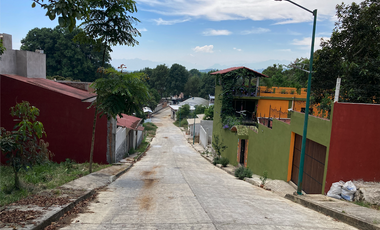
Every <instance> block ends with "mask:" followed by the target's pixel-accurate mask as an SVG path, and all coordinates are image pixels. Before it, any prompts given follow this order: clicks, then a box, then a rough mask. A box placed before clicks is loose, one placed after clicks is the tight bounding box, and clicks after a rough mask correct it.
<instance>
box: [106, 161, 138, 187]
mask: <svg viewBox="0 0 380 230" xmlns="http://www.w3.org/2000/svg"><path fill="white" fill-rule="evenodd" d="M132 166H133V163H132V164H130V165H129V166H128V168H125V169H123V170H121V171H120V172H118V173H117V174H116V175H112V176H110V179H109V181H110V183H112V182H114V181H115V180H116V179H117V178H119V177H120V176H121V175H123V174H124V173H126V172H127V171H128V170H129V169H130V168H132Z"/></svg>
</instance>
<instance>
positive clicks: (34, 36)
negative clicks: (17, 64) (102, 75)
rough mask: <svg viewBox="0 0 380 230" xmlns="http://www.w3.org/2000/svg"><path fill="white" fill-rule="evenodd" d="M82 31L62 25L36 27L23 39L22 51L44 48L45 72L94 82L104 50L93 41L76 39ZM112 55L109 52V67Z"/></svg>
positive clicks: (50, 74)
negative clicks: (99, 49)
mask: <svg viewBox="0 0 380 230" xmlns="http://www.w3.org/2000/svg"><path fill="white" fill-rule="evenodd" d="M80 31H81V29H78V28H76V29H74V30H73V31H72V32H69V30H68V29H66V28H61V27H59V26H57V27H55V28H54V29H51V28H34V29H32V30H30V31H29V32H28V34H27V35H26V37H25V38H23V39H22V40H21V43H22V46H21V50H29V51H34V50H36V49H42V50H44V53H45V54H46V75H47V76H54V75H59V76H62V77H64V78H72V79H77V80H80V81H87V82H92V81H95V79H96V78H95V72H96V69H97V68H98V67H99V66H101V64H102V53H101V52H98V51H96V50H95V48H94V46H93V45H91V44H79V43H78V42H73V41H72V40H73V38H74V37H75V36H76V35H77V34H78V33H79V32H80ZM110 59H111V58H110V54H109V52H106V56H105V60H106V65H105V66H106V67H107V68H108V67H110V64H109V61H110Z"/></svg>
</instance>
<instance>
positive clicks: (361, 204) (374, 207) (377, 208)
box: [354, 201, 380, 210]
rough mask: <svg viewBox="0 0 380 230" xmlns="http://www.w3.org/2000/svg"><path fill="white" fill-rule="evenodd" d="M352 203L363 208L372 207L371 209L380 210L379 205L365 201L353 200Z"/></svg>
mask: <svg viewBox="0 0 380 230" xmlns="http://www.w3.org/2000/svg"><path fill="white" fill-rule="evenodd" d="M354 204H357V205H359V206H362V207H365V208H372V209H376V210H380V205H376V204H370V203H368V202H365V201H354Z"/></svg>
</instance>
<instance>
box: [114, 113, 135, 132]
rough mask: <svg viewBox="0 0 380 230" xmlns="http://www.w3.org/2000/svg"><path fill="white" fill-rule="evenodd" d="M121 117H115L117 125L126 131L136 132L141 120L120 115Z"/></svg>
mask: <svg viewBox="0 0 380 230" xmlns="http://www.w3.org/2000/svg"><path fill="white" fill-rule="evenodd" d="M122 115H123V117H119V116H117V125H118V126H122V127H125V128H128V129H133V130H136V129H137V128H138V125H139V123H140V121H141V118H138V117H134V116H129V115H126V114H122Z"/></svg>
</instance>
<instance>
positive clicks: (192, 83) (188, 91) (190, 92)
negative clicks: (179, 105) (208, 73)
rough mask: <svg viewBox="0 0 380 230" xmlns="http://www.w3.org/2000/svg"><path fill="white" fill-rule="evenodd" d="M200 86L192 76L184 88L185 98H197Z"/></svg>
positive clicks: (198, 81) (198, 80)
mask: <svg viewBox="0 0 380 230" xmlns="http://www.w3.org/2000/svg"><path fill="white" fill-rule="evenodd" d="M200 85H201V82H200V79H199V77H198V76H196V75H194V76H192V77H190V78H189V80H188V81H187V82H186V84H185V87H184V94H185V97H187V96H192V97H198V96H199V87H200Z"/></svg>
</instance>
